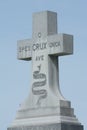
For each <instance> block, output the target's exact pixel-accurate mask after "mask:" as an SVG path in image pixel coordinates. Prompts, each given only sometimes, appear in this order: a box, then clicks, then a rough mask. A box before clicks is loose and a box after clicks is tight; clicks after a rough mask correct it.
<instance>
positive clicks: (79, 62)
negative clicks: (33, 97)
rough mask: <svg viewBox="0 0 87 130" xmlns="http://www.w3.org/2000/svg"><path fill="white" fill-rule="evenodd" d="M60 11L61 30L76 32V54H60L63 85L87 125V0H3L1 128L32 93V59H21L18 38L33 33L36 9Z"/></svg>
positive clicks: (0, 11)
mask: <svg viewBox="0 0 87 130" xmlns="http://www.w3.org/2000/svg"><path fill="white" fill-rule="evenodd" d="M43 10H50V11H55V12H57V13H58V32H59V33H67V34H73V35H74V54H73V55H71V56H64V57H60V59H59V60H60V62H59V65H60V88H61V91H62V94H63V95H64V97H65V98H66V99H67V100H70V101H71V103H72V107H73V108H74V110H75V114H76V116H77V118H78V119H79V121H80V122H81V123H82V124H83V125H84V128H85V129H84V130H86V129H87V58H86V56H87V1H86V0H61V1H59V0H31V1H29V0H14V1H12V0H0V129H1V130H6V129H7V127H8V125H9V124H10V123H11V122H12V121H13V120H14V118H15V115H16V111H17V110H18V108H19V104H20V103H22V102H23V100H24V99H25V98H26V97H27V96H28V94H29V88H30V85H31V66H32V64H31V62H25V61H18V60H17V40H19V39H26V38H31V37H32V13H33V12H38V11H43Z"/></svg>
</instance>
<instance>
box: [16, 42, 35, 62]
mask: <svg viewBox="0 0 87 130" xmlns="http://www.w3.org/2000/svg"><path fill="white" fill-rule="evenodd" d="M17 58H18V59H19V60H31V58H32V40H30V39H25V40H19V41H18V42H17Z"/></svg>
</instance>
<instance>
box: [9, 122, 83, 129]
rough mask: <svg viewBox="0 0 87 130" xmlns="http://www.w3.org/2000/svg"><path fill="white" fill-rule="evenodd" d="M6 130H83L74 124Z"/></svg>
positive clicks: (80, 126)
mask: <svg viewBox="0 0 87 130" xmlns="http://www.w3.org/2000/svg"><path fill="white" fill-rule="evenodd" d="M8 130H83V126H82V125H75V124H64V123H59V124H46V125H39V126H38V125H37V126H34V125H33V126H20V127H13V128H8Z"/></svg>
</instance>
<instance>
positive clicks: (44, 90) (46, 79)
mask: <svg viewBox="0 0 87 130" xmlns="http://www.w3.org/2000/svg"><path fill="white" fill-rule="evenodd" d="M70 54H73V36H72V35H69V34H57V13H55V12H50V11H44V12H39V13H35V14H34V15H33V33H32V39H25V40H19V41H18V54H17V55H18V59H19V60H32V84H31V89H30V94H29V96H28V97H27V99H26V100H25V101H24V103H22V104H21V106H20V109H19V110H18V112H17V115H16V119H15V120H14V121H13V123H12V124H11V126H10V127H9V128H8V130H83V128H82V126H81V124H80V122H79V121H78V119H77V118H76V116H75V115H74V109H73V108H71V103H70V102H69V101H67V100H66V99H65V98H64V97H63V96H62V94H61V92H60V86H59V64H58V57H59V56H63V55H70Z"/></svg>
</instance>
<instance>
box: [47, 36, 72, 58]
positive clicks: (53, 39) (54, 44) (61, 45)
mask: <svg viewBox="0 0 87 130" xmlns="http://www.w3.org/2000/svg"><path fill="white" fill-rule="evenodd" d="M47 42H48V47H49V49H48V54H49V55H57V56H63V55H69V54H72V53H73V36H72V35H68V34H57V35H52V36H49V37H48V40H47Z"/></svg>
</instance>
